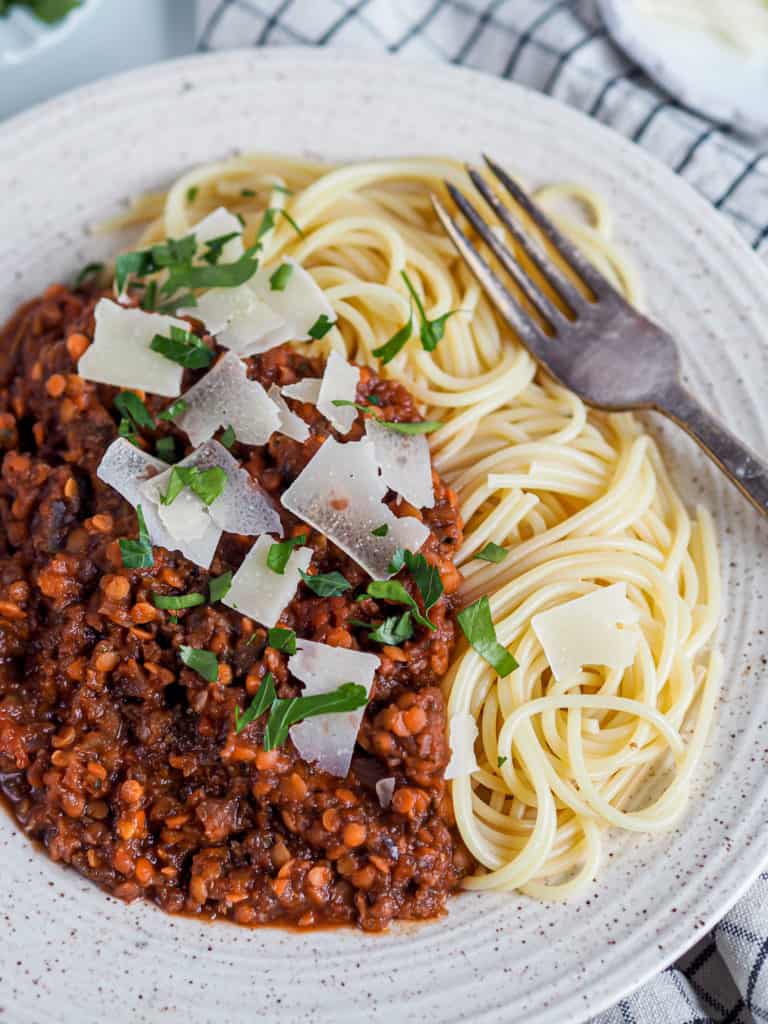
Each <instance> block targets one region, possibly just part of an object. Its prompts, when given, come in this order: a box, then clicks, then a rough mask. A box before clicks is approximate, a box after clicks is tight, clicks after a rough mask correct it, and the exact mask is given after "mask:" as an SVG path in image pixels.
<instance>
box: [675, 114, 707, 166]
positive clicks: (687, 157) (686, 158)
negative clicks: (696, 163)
mask: <svg viewBox="0 0 768 1024" xmlns="http://www.w3.org/2000/svg"><path fill="white" fill-rule="evenodd" d="M716 131H717V128H715V126H714V125H710V126H709V127H708V128H706V129H705V130H704V131H703V132H700V133H699V134H698V135H697V136H696V138H695V139H694V140H693V142H692V143H691V145H690V146H689V147H688V149H687V150H686V151H685V153H684V154H683V159H682V160H681V161H680V163H679V164H678V165H677V167H675V172H676V173H677V174H682V173H683V171H684V170H685V169H686V167H687V166H688V164H689V163H690V162H691V160H693V158H694V157H695V156H696V154H697V153H698V151H699V150H700V149H701V147H702V146H703V145H704V143H705V142H707V141H708V140H709V139H711V138H712V136H713V135H714V134H715V132H716Z"/></svg>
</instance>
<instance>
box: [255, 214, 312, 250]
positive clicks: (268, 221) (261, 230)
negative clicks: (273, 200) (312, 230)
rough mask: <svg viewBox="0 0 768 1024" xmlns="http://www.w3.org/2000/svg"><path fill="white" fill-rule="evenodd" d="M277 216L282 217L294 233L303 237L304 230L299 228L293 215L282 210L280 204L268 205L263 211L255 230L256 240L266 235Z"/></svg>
mask: <svg viewBox="0 0 768 1024" xmlns="http://www.w3.org/2000/svg"><path fill="white" fill-rule="evenodd" d="M278 216H282V217H284V218H285V219H286V220H287V221H288V223H289V224H290V225H291V227H292V228H293V230H294V231H295V232H296V234H297V235H298V236H299V237H300V238H303V237H304V232H303V231H302V230H301V228H300V227H299V225H298V224H297V223H296V221H295V220H294V219H293V217H292V216H291V215H290V213H288V212H287V211H286V210H283V209H282V207H280V206H268V207H267V208H266V210H265V211H264V214H263V216H262V218H261V223H260V224H259V227H258V230H257V231H256V241H257V242H258V241H259V240H260V239H261V238H263V237H264V235H266V233H267V232H268V231H271V230H272V228H273V227H274V226H275V220H276V218H277V217H278Z"/></svg>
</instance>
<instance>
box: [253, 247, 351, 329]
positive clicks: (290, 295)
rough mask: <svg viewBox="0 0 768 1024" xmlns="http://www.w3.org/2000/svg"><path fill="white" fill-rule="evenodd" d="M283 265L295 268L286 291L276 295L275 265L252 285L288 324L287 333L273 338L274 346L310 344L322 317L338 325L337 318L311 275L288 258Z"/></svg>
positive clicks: (261, 271) (261, 272)
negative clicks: (303, 342) (298, 342)
mask: <svg viewBox="0 0 768 1024" xmlns="http://www.w3.org/2000/svg"><path fill="white" fill-rule="evenodd" d="M281 263H287V264H288V265H289V266H290V267H291V273H290V275H289V276H288V278H287V280H286V282H285V287H284V288H283V290H282V291H276V290H275V289H273V288H272V285H271V281H270V279H271V277H272V275H273V274H274V272H275V270H276V269H277V268H276V267H275V266H274V265H273V266H270V267H259V269H258V270H257V271H256V273H255V274H254V276H253V277H252V278H251V280H250V281H249V282H248V283H249V285H251V287H252V288H253V290H254V291H255V293H256V295H257V296H258V297H259V298H260V299H261V300H262V302H266V304H267V305H268V306H269V307H270V309H273V310H274V311H275V312H276V313H278V314H279V315H280V316H281V317H282V318H283V319H284V320H285V322H286V325H287V326H286V332H287V333H283V332H281V331H276V332H275V333H274V334H273V340H272V344H273V345H280V344H282V342H284V341H308V340H309V337H310V335H309V330H310V328H311V327H313V326H314V325H315V324H316V323H317V321H318V319H319V318H320V317H321V316H326V317H327V318H328V319H329V320H331V321H334V322H335V320H336V314H335V313H334V311H333V306H332V305H331V304H330V302H329V301H328V299H326V297H325V294H324V293H323V290H322V288H320V287H319V286H318V285H317V284H316V283H315V279H314V278H313V277H312V275H311V274H310V273H308V272H307V271H306V270H305V269H304V268H303V267H302V266H300V265H299V264H298V263H297V262H296V261H295V260H292V259H288V258H286V259H283V260H281Z"/></svg>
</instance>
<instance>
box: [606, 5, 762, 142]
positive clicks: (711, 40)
mask: <svg viewBox="0 0 768 1024" xmlns="http://www.w3.org/2000/svg"><path fill="white" fill-rule="evenodd" d="M598 6H599V9H600V13H601V14H602V17H603V20H604V22H605V24H606V27H607V29H608V31H609V32H610V34H611V36H612V37H613V38H614V39H615V41H616V42H617V43H618V44H619V46H620V47H621V48H622V50H624V51H625V53H626V54H627V55H628V56H629V57H631V58H632V59H633V60H635V61H637V63H638V64H639V65H640V66H641V67H642V68H643V69H644V70H645V71H646V72H647V73H648V75H650V77H651V78H653V79H654V80H655V81H656V82H658V84H659V85H661V86H663V87H664V88H665V89H667V90H668V91H669V92H670V93H672V95H673V96H674V97H675V98H676V99H678V100H679V101H680V102H681V103H683V104H685V106H687V107H691V108H692V109H694V110H698V111H700V112H701V113H702V114H705V115H706V116H707V117H710V118H712V119H713V120H715V121H719V122H721V123H723V124H728V125H731V126H732V127H734V128H736V129H737V130H739V131H742V132H745V133H747V134H749V135H761V134H763V133H765V132H768V54H766V53H759V52H756V53H747V52H745V51H743V50H740V49H739V48H738V47H736V46H735V45H733V44H732V43H730V42H728V40H727V39H725V38H724V37H723V38H721V37H719V36H718V35H717V34H716V33H714V32H710V31H708V30H707V29H706V28H704V27H702V28H695V27H690V28H689V27H684V26H682V25H680V24H677V23H675V22H672V21H665V20H662V19H661V18H657V17H653V16H650V15H648V14H646V13H645V12H644V11H642V10H640V9H639V8H638V7H637V6H635V3H634V2H633V0H630V2H628V0H598Z"/></svg>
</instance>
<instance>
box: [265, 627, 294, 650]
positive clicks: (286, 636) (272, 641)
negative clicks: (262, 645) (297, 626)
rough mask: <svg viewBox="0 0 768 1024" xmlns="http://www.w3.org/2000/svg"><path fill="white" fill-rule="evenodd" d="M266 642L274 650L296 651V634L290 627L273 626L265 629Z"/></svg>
mask: <svg viewBox="0 0 768 1024" xmlns="http://www.w3.org/2000/svg"><path fill="white" fill-rule="evenodd" d="M267 643H268V644H269V646H270V647H274V649H275V650H276V651H285V653H286V654H295V653H296V634H295V633H294V631H293V630H292V629H283V628H282V626H275V627H274V628H273V629H269V630H267Z"/></svg>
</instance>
